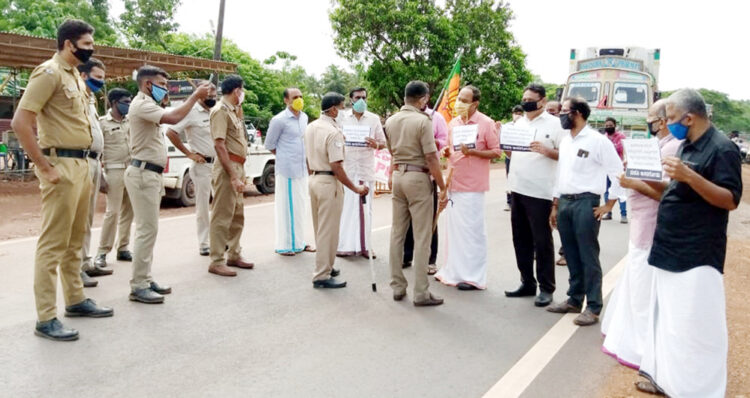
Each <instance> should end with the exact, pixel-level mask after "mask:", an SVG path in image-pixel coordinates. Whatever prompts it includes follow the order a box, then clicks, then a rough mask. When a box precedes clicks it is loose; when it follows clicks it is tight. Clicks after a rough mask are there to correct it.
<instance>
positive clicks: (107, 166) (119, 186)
mask: <svg viewBox="0 0 750 398" xmlns="http://www.w3.org/2000/svg"><path fill="white" fill-rule="evenodd" d="M107 97H108V99H109V104H110V107H111V108H110V110H109V112H108V113H107V114H106V115H104V116H102V117H100V118H99V125H100V126H101V128H102V134H103V135H104V153H103V154H102V165H103V166H104V173H105V177H106V181H107V210H106V212H105V213H104V222H103V223H102V234H101V238H100V240H99V250H98V252H97V256H96V260H95V261H94V264H96V265H97V266H99V267H106V266H107V253H109V252H110V251H111V250H112V247H113V245H114V243H115V233H117V235H118V237H119V239H118V240H117V261H132V260H133V257H132V254H131V253H130V250H128V246H129V245H130V225H131V224H132V223H133V208H132V206H131V205H130V198H129V197H128V191H127V190H126V189H125V169H126V168H127V167H128V164H129V163H130V148H129V145H128V141H129V140H130V124H129V123H128V119H127V115H128V111H129V110H130V101H131V98H130V93H129V92H128V91H127V90H125V89H122V88H114V89H112V90H111V91H110V92H109V94H108V95H107Z"/></svg>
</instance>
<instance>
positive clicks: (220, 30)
mask: <svg viewBox="0 0 750 398" xmlns="http://www.w3.org/2000/svg"><path fill="white" fill-rule="evenodd" d="M223 31H224V0H219V23H218V26H217V27H216V44H215V45H214V60H215V61H220V60H221V40H222V34H223ZM211 82H212V83H213V84H214V85H217V86H218V85H219V73H218V72H214V73H213V75H212V78H211Z"/></svg>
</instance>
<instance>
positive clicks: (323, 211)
mask: <svg viewBox="0 0 750 398" xmlns="http://www.w3.org/2000/svg"><path fill="white" fill-rule="evenodd" d="M309 184H310V204H311V205H312V217H313V229H314V230H315V245H316V246H317V248H318V250H317V252H316V253H315V272H313V281H321V280H326V279H329V278H330V277H331V270H332V269H333V262H334V261H335V260H336V250H337V249H338V246H339V228H340V226H341V212H342V211H343V210H344V186H343V185H341V183H340V182H339V181H338V180H337V179H336V177H334V176H329V175H313V176H311V177H310V183H309Z"/></svg>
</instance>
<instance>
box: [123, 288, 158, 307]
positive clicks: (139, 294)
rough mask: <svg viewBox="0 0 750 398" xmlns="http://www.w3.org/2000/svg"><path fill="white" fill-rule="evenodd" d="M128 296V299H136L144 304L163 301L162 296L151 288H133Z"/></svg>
mask: <svg viewBox="0 0 750 398" xmlns="http://www.w3.org/2000/svg"><path fill="white" fill-rule="evenodd" d="M128 298H129V299H130V301H137V302H139V303H146V304H161V303H163V302H164V296H162V295H161V294H159V293H156V292H155V291H153V290H151V288H145V289H137V290H134V291H132V292H130V296H129V297H128Z"/></svg>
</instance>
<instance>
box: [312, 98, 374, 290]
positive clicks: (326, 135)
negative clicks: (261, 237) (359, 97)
mask: <svg viewBox="0 0 750 398" xmlns="http://www.w3.org/2000/svg"><path fill="white" fill-rule="evenodd" d="M344 100H345V98H344V96H343V95H341V94H339V93H328V94H326V95H324V96H323V99H322V100H321V109H322V111H321V112H320V118H319V119H318V120H316V121H314V122H312V123H310V124H309V125H308V126H307V129H306V130H305V152H306V153H305V155H306V157H307V169H308V172H309V173H310V175H311V176H312V177H311V178H310V183H309V185H310V204H311V205H312V216H313V228H314V229H315V244H316V246H317V248H318V251H317V252H316V253H315V272H313V287H316V288H329V289H330V288H342V287H346V282H344V281H338V280H336V279H334V277H335V276H337V275H338V274H339V271H338V270H335V269H334V268H333V262H334V260H335V259H336V250H337V248H338V245H339V226H340V225H341V211H342V210H343V208H344V188H343V186H346V187H347V188H349V189H351V190H352V191H354V192H356V193H357V194H359V195H360V196H363V195H367V193H368V192H369V189H368V188H367V186H364V185H359V186H357V185H354V183H352V182H351V180H349V177H348V176H347V175H346V172H345V171H344V165H343V164H344V134H343V133H342V132H341V129H340V128H339V125H338V124H337V123H336V118H337V117H338V115H339V112H340V111H341V110H343V109H344ZM342 184H343V186H342Z"/></svg>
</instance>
